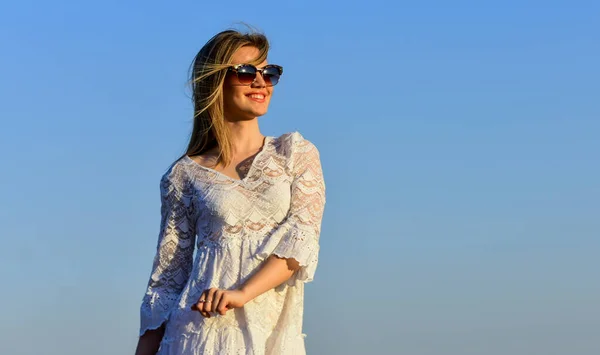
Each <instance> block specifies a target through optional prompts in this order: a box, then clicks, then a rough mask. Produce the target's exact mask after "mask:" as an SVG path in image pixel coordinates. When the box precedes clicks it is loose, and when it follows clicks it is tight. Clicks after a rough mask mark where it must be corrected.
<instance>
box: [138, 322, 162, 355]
mask: <svg viewBox="0 0 600 355" xmlns="http://www.w3.org/2000/svg"><path fill="white" fill-rule="evenodd" d="M164 334H165V327H164V325H162V326H161V327H160V328H158V329H152V330H147V331H146V332H145V333H144V335H142V336H141V337H140V339H139V340H138V344H137V348H136V349H135V355H155V354H156V353H157V352H158V348H159V347H160V342H161V340H162V337H163V335H164Z"/></svg>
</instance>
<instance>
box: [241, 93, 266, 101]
mask: <svg viewBox="0 0 600 355" xmlns="http://www.w3.org/2000/svg"><path fill="white" fill-rule="evenodd" d="M246 97H247V98H249V99H250V100H252V101H256V102H264V101H265V95H263V94H249V95H246Z"/></svg>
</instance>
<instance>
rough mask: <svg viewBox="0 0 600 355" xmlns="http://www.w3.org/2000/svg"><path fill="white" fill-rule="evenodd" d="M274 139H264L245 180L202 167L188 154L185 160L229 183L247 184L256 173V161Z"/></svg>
mask: <svg viewBox="0 0 600 355" xmlns="http://www.w3.org/2000/svg"><path fill="white" fill-rule="evenodd" d="M272 138H273V137H271V136H265V138H264V140H263V145H262V147H261V148H260V150H259V151H258V153H256V156H255V157H254V159H252V163H250V167H249V168H248V173H247V174H246V175H245V176H244V177H243V178H241V179H236V178H232V177H231V176H229V175H227V174H224V173H222V172H220V171H218V170H215V169H213V168H209V167H207V166H204V165H202V164H199V163H198V162H196V161H195V160H194V159H192V158H190V157H189V156H188V155H187V154H186V155H185V157H184V159H187V160H188V162H189V163H190V164H191V165H195V166H197V167H199V168H201V169H203V170H206V171H209V172H211V173H213V174H216V175H219V176H221V177H223V178H225V179H227V180H229V181H232V182H235V183H244V182H246V179H247V178H248V177H249V176H250V175H252V174H253V173H254V166H255V165H256V164H255V163H256V161H257V160H258V159H260V158H261V156H262V155H263V153H264V152H265V151H266V150H267V147H268V145H269V143H270V142H271V139H272Z"/></svg>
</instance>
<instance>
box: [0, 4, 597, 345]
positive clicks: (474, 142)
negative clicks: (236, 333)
mask: <svg viewBox="0 0 600 355" xmlns="http://www.w3.org/2000/svg"><path fill="white" fill-rule="evenodd" d="M599 18H600V4H599V3H598V2H596V1H566V0H564V1H514V0H505V1H486V2H485V3H484V2H473V1H469V2H468V1H462V0H458V1H453V2H446V1H421V2H419V3H418V4H415V3H413V2H392V1H377V0H375V1H368V2H362V3H360V4H358V5H357V4H353V3H336V2H330V3H327V2H321V1H320V2H317V1H312V0H308V1H303V2H290V3H276V4H275V3H273V4H268V3H259V2H255V3H248V2H241V1H230V2H227V4H222V3H220V2H212V3H208V4H206V3H205V2H197V1H178V2H170V3H166V2H164V1H144V2H141V1H137V2H132V1H128V2H122V1H115V0H108V1H103V2H93V3H88V2H76V1H60V0H59V1H52V2H42V1H27V0H23V1H19V2H16V1H12V2H10V3H6V4H3V5H2V6H1V7H0V43H1V44H2V47H3V51H2V55H1V56H0V97H2V100H1V103H0V159H1V161H2V163H3V169H2V171H3V174H0V186H2V203H0V223H1V224H2V232H0V238H1V241H2V248H0V269H1V270H2V279H3V282H2V283H3V287H2V289H3V291H4V292H1V293H0V303H2V304H3V306H4V309H3V312H2V313H3V315H2V320H1V321H0V353H1V354H7V355H12V354H27V355H29V354H31V355H33V354H46V355H59V354H60V355H80V354H86V355H101V354H133V349H134V347H135V344H136V342H137V334H138V326H139V305H140V302H141V298H142V296H143V293H144V290H145V286H146V283H147V281H148V277H149V273H150V267H151V263H152V258H153V256H154V251H155V247H156V244H155V243H156V238H157V235H158V228H159V223H160V220H159V208H160V205H159V203H160V201H159V190H158V183H159V179H160V176H161V175H162V173H163V172H164V171H165V169H166V168H167V167H168V165H169V164H170V163H171V162H172V161H173V160H174V159H175V158H177V157H178V156H179V155H180V154H182V153H183V152H184V149H185V147H186V144H187V139H188V135H189V133H190V130H191V122H192V121H191V117H192V111H191V109H192V107H191V101H190V99H189V95H190V93H189V90H188V89H187V87H186V80H187V72H188V68H189V65H190V64H191V62H192V59H193V57H194V56H195V54H196V52H197V51H198V50H199V49H200V47H202V45H203V44H204V43H205V42H206V41H207V40H208V39H209V38H210V37H211V36H212V35H214V34H215V33H217V32H219V31H221V30H223V29H226V28H228V27H230V26H232V25H234V24H235V23H237V22H239V21H244V22H247V23H249V24H252V25H254V26H257V27H258V28H260V29H261V30H262V31H264V33H265V34H266V35H267V36H268V37H269V38H270V40H271V44H272V50H271V53H270V58H269V60H270V62H272V63H276V64H280V65H282V66H283V67H284V68H285V73H284V76H283V77H282V80H281V83H280V84H279V85H278V86H277V87H276V89H275V95H274V97H273V99H272V103H271V107H270V110H269V113H268V114H267V115H266V116H264V117H261V118H260V125H261V130H262V132H263V133H264V134H267V135H273V136H275V135H280V134H282V133H285V132H290V131H296V130H297V131H300V132H301V133H302V134H303V135H304V136H305V137H306V138H307V139H309V140H311V141H312V142H313V143H315V144H316V145H317V147H318V148H319V150H320V152H321V159H322V163H323V169H324V174H325V179H326V184H327V206H326V210H325V216H324V221H323V228H322V234H321V253H320V261H319V267H318V269H317V274H316V278H315V281H313V282H312V283H310V284H308V285H307V287H306V300H305V302H306V304H305V308H306V311H305V322H304V332H305V333H307V334H308V336H307V338H306V344H307V350H308V353H309V354H312V355H320V354H328V355H330V354H331V355H336V354H340V355H341V354H343V355H362V354H410V355H482V354H485V355H507V354H511V355H532V354H541V355H588V354H589V355H595V354H599V353H600V338H599V334H600V281H599V280H598V271H599V270H600V266H599V263H598V255H599V253H600V164H599V154H600V140H599V138H598V136H599V134H600V66H598V63H600V46H599V45H598V44H599V43H600V21H599Z"/></svg>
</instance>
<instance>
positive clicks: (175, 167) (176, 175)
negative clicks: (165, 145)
mask: <svg viewBox="0 0 600 355" xmlns="http://www.w3.org/2000/svg"><path fill="white" fill-rule="evenodd" d="M188 160H189V159H186V157H185V156H183V157H181V158H179V159H177V160H176V161H174V162H173V163H171V165H169V167H168V168H167V170H166V171H165V172H164V173H163V174H162V176H161V178H160V188H161V190H170V189H176V190H184V189H185V188H186V187H187V186H188V182H189V180H190V177H189V173H188V164H189V163H188Z"/></svg>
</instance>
